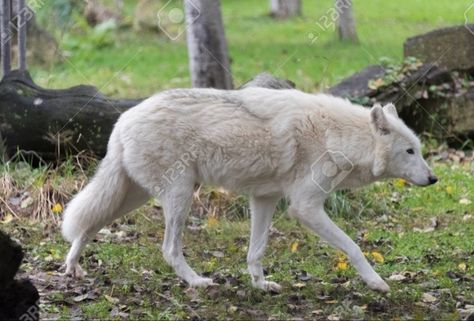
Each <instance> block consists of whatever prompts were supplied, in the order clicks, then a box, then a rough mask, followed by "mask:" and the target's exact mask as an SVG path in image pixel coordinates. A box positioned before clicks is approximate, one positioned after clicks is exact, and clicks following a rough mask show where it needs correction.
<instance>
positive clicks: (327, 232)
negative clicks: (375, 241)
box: [293, 203, 390, 292]
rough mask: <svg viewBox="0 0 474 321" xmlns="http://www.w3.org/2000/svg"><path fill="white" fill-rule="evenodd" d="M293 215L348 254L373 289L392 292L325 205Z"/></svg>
mask: <svg viewBox="0 0 474 321" xmlns="http://www.w3.org/2000/svg"><path fill="white" fill-rule="evenodd" d="M293 214H294V216H296V217H297V218H298V219H299V220H300V221H301V222H302V223H303V224H305V225H307V226H308V227H309V228H310V229H312V230H313V231H314V232H316V233H317V234H318V235H319V236H320V237H321V238H322V239H324V240H325V241H326V242H328V243H329V244H330V245H331V246H333V247H335V248H337V249H340V250H341V251H343V252H344V253H346V255H347V257H348V258H349V260H350V262H351V263H352V264H353V265H354V267H355V268H356V269H357V271H358V272H359V274H360V276H361V277H362V279H363V280H364V282H365V283H366V284H367V285H368V286H369V287H370V288H371V289H373V290H377V291H380V292H388V291H389V290H390V288H389V286H388V285H387V283H385V281H384V280H383V279H382V278H381V277H380V276H379V275H378V274H377V272H375V271H374V269H373V268H372V266H371V265H370V264H369V262H367V260H366V258H365V257H364V254H363V253H362V251H361V250H360V248H359V246H358V245H357V244H355V243H354V241H352V240H351V238H350V237H349V236H347V234H346V233H344V232H343V231H342V230H341V229H340V228H339V227H338V226H337V225H336V224H334V222H333V221H332V220H331V219H330V218H329V217H328V215H327V214H326V212H325V211H324V207H323V203H320V204H316V206H315V207H313V209H311V210H310V209H309V208H308V207H307V206H304V207H302V208H301V207H300V208H297V209H296V210H294V211H293Z"/></svg>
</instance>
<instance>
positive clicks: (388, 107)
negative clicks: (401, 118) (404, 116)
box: [383, 103, 398, 118]
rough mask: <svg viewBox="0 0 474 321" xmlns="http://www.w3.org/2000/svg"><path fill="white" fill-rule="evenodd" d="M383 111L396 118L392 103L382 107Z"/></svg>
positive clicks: (396, 114) (395, 109) (395, 110)
mask: <svg viewBox="0 0 474 321" xmlns="http://www.w3.org/2000/svg"><path fill="white" fill-rule="evenodd" d="M383 111H384V112H386V113H387V114H391V115H392V116H395V117H397V118H398V113H397V108H396V107H395V105H394V104H392V103H390V104H387V105H385V106H383Z"/></svg>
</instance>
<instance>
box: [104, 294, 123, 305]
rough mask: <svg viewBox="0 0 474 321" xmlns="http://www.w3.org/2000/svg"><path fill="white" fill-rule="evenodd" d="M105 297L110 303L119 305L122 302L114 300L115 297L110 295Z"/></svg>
mask: <svg viewBox="0 0 474 321" xmlns="http://www.w3.org/2000/svg"><path fill="white" fill-rule="evenodd" d="M104 297H105V299H106V300H107V301H109V302H110V303H112V304H117V303H119V302H120V300H119V299H118V298H114V297H112V296H109V295H107V294H105V295H104Z"/></svg>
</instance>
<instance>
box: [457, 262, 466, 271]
mask: <svg viewBox="0 0 474 321" xmlns="http://www.w3.org/2000/svg"><path fill="white" fill-rule="evenodd" d="M458 268H459V269H460V270H461V271H463V272H465V271H466V268H467V266H466V263H459V265H458Z"/></svg>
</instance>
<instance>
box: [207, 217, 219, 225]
mask: <svg viewBox="0 0 474 321" xmlns="http://www.w3.org/2000/svg"><path fill="white" fill-rule="evenodd" d="M218 225H219V220H218V219H217V218H216V217H215V216H209V218H208V219H207V227H211V228H214V227H217V226H218Z"/></svg>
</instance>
